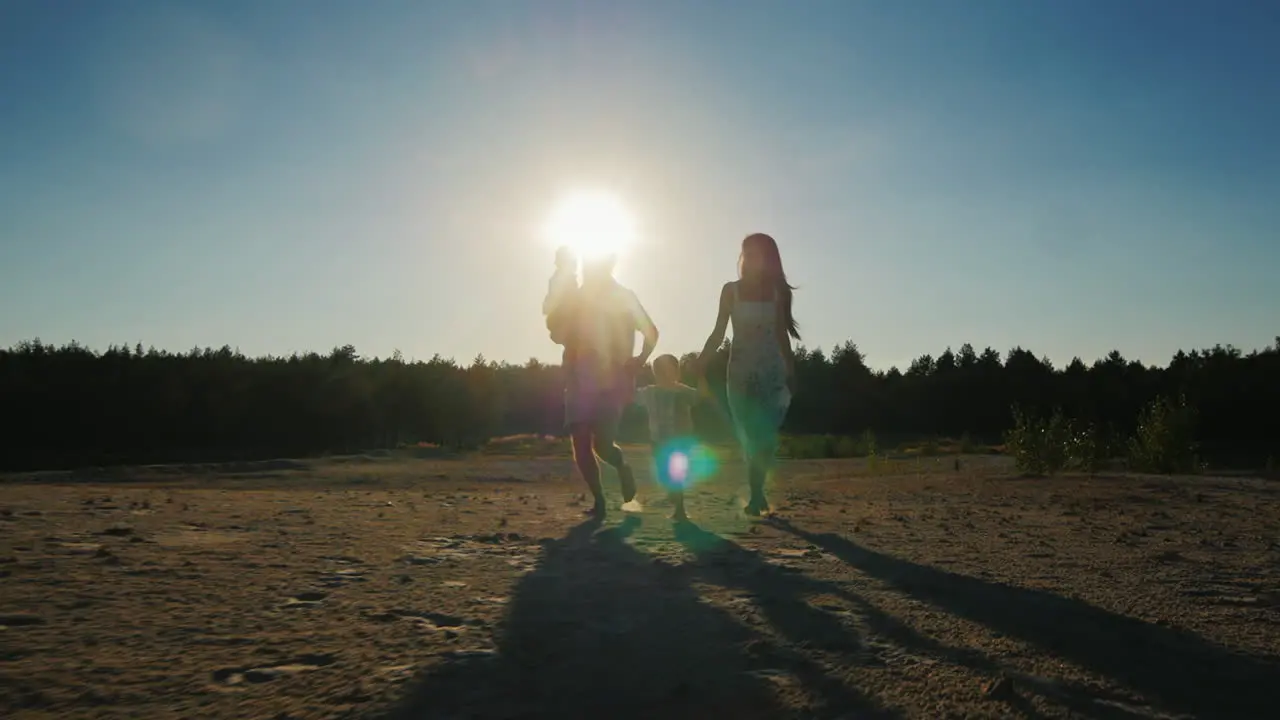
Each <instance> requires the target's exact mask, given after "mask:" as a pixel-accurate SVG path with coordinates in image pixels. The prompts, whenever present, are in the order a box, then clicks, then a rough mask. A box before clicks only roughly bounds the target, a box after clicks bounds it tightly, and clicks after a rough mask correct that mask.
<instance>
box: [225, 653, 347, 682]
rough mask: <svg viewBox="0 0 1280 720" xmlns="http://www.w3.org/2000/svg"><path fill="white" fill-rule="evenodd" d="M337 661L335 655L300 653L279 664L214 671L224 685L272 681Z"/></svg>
mask: <svg viewBox="0 0 1280 720" xmlns="http://www.w3.org/2000/svg"><path fill="white" fill-rule="evenodd" d="M335 662H337V658H336V657H335V656H333V655H326V654H308V655H300V656H298V657H296V658H293V659H292V660H289V661H287V662H283V663H280V664H279V665H266V666H261V667H250V668H246V667H233V668H220V669H218V670H214V671H213V681H214V682H216V683H219V684H223V685H239V684H241V683H246V682H248V683H264V682H271V681H272V680H277V679H279V678H282V677H288V676H290V675H298V674H300V673H305V672H311V671H313V670H319V669H320V668H322V667H326V666H328V665H332V664H333V663H335Z"/></svg>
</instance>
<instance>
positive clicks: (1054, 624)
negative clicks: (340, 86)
mask: <svg viewBox="0 0 1280 720" xmlns="http://www.w3.org/2000/svg"><path fill="white" fill-rule="evenodd" d="M775 525H776V526H777V527H779V528H781V529H783V530H786V531H788V532H791V533H793V534H795V535H796V536H798V537H801V538H803V539H805V540H807V541H808V542H810V543H812V544H814V545H816V546H818V547H820V548H822V549H823V550H825V551H827V552H829V553H831V554H832V555H834V556H836V557H838V558H840V559H841V560H842V561H843V562H845V563H846V564H847V565H849V566H850V567H852V568H855V569H857V570H859V571H861V572H863V573H866V574H867V575H869V576H871V577H874V578H877V579H879V580H881V581H883V582H885V583H887V584H889V585H890V586H892V587H894V588H896V589H897V590H899V591H901V592H903V593H905V594H907V595H909V596H911V597H914V598H916V599H918V600H921V601H924V602H927V603H930V604H932V605H933V606H935V607H937V608H939V609H940V610H943V611H945V612H949V613H952V614H954V615H957V616H959V617H963V618H966V619H968V620H971V621H973V622H977V623H981V624H983V625H985V626H987V627H989V628H991V629H993V630H996V631H998V632H1001V633H1004V634H1006V635H1008V636H1011V637H1016V638H1019V639H1021V640H1023V641H1025V642H1028V643H1031V644H1033V645H1035V646H1037V647H1039V648H1041V649H1042V650H1044V651H1045V652H1047V653H1051V654H1053V655H1057V656H1059V657H1061V658H1063V659H1065V660H1067V661H1070V662H1072V663H1075V664H1077V665H1079V666H1081V667H1083V668H1086V669H1088V670H1091V671H1093V672H1096V673H1098V674H1100V675H1103V676H1106V677H1108V678H1111V679H1112V680H1114V681H1116V682H1119V683H1120V684H1122V685H1125V686H1127V687H1128V688H1130V689H1131V690H1134V691H1136V692H1138V693H1141V694H1142V695H1143V696H1145V697H1146V698H1147V699H1148V700H1149V701H1151V702H1154V703H1156V704H1158V705H1161V706H1163V707H1164V709H1166V710H1171V711H1175V712H1179V713H1189V714H1192V715H1194V716H1196V717H1204V718H1224V719H1228V718H1230V719H1234V718H1240V719H1241V720H1244V719H1246V718H1249V719H1252V718H1261V717H1270V716H1272V715H1273V714H1274V712H1275V709H1276V708H1277V707H1280V665H1278V664H1277V663H1276V662H1274V661H1271V660H1269V659H1262V658H1255V657H1249V656H1244V655H1241V654H1238V653H1233V652H1230V651H1228V650H1227V649H1225V648H1222V647H1220V646H1217V645H1214V644H1211V643H1209V642H1208V641H1206V640H1205V639H1203V638H1201V637H1199V636H1197V635H1194V634H1192V633H1188V632H1182V631H1177V630H1173V629H1169V628H1163V627H1160V626H1158V625H1153V624H1151V623H1147V622H1144V621H1141V620H1137V619H1135V618H1131V617H1126V616H1124V615H1117V614H1115V613H1112V612H1109V611H1107V610H1103V609H1102V608H1099V607H1097V606H1094V605H1090V604H1089V603H1086V602H1083V601H1080V600H1073V599H1069V598H1064V597H1061V596H1058V595H1054V594H1052V593H1048V592H1044V591H1041V590H1029V589H1024V588H1018V587H1013V586H1009V585H1004V584H1001V583H996V582H990V581H986V580H980V579H977V578H973V577H969V576H966V575H959V574H956V573H953V572H948V571H946V570H940V569H937V568H932V567H928V566H925V565H919V564H916V563H913V562H910V561H908V560H903V559H901V558H896V557H893V556H891V555H886V554H884V553H879V552H876V551H874V550H870V549H868V548H865V547H862V546H860V545H858V544H857V543H855V542H853V541H851V540H849V539H847V538H845V537H842V536H839V535H835V534H832V533H812V532H808V531H806V530H804V529H803V528H799V527H796V526H795V525H792V524H791V523H788V522H786V521H777V522H776V523H775Z"/></svg>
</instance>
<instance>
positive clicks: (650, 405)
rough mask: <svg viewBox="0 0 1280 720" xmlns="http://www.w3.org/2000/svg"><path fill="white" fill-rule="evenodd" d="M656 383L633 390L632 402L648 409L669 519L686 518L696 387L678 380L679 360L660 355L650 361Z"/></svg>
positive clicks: (650, 439)
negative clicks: (685, 499)
mask: <svg viewBox="0 0 1280 720" xmlns="http://www.w3.org/2000/svg"><path fill="white" fill-rule="evenodd" d="M653 374H654V378H655V379H656V381H657V382H656V384H654V385H649V386H647V387H642V388H640V389H639V390H637V391H636V403H637V404H639V405H641V406H642V407H644V409H645V410H647V411H648V413H649V442H650V445H651V446H652V448H653V461H654V465H655V467H656V471H657V472H656V477H657V480H658V483H659V484H661V485H662V486H663V487H664V488H666V489H667V497H668V498H669V499H670V500H671V504H672V507H673V508H674V511H673V512H672V515H671V519H672V520H674V521H676V522H687V521H688V520H689V516H688V515H687V514H686V513H685V509H684V488H685V485H686V483H688V481H689V472H690V467H689V460H690V457H689V455H690V453H691V451H692V449H693V445H694V443H693V442H692V439H693V416H692V414H691V413H690V410H692V408H693V405H694V403H696V402H698V399H699V394H698V391H697V390H695V389H693V388H691V387H689V386H688V385H685V384H683V383H681V382H680V361H679V360H677V359H676V357H675V356H674V355H660V356H658V357H657V358H656V359H654V361H653Z"/></svg>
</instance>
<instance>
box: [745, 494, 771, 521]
mask: <svg viewBox="0 0 1280 720" xmlns="http://www.w3.org/2000/svg"><path fill="white" fill-rule="evenodd" d="M742 511H743V512H744V513H746V514H747V515H748V516H750V517H764V516H766V515H769V514H770V513H771V512H772V510H771V508H770V507H769V501H768V500H765V499H764V498H762V497H760V498H752V499H751V502H749V503H747V506H746V507H745V508H743V509H742Z"/></svg>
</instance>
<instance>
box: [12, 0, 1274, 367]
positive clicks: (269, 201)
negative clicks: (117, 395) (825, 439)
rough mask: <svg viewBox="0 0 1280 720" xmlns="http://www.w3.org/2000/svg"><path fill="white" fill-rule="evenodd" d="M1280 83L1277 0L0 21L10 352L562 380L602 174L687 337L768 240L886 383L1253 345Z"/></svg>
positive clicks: (140, 5)
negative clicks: (321, 357)
mask: <svg viewBox="0 0 1280 720" xmlns="http://www.w3.org/2000/svg"><path fill="white" fill-rule="evenodd" d="M1278 77H1280V3H1275V2H1270V1H1268V0H1257V1H1250V0H1232V1H1231V2H1212V1H1211V0H1202V1H1200V2H1180V1H1174V0H1161V1H1159V2H1157V1H1155V0H1146V1H1141V2H1140V1H1138V0H1098V1H1093V0H1060V1H1050V0H1042V1H1035V2H1030V1H1027V0H975V1H973V2H960V1H958V0H932V1H928V2H925V1H915V2H908V1H906V0H892V1H890V0H876V1H874V2H873V1H870V0H867V1H858V0H829V1H821V0H797V1H796V2H782V1H781V0H723V1H719V0H717V1H713V0H697V1H696V2H675V1H673V0H643V1H636V2H623V1H622V0H600V1H599V2H585V1H577V2H571V1H564V0H537V1H536V2H534V1H533V0H508V1H505V2H497V1H493V0H441V1H439V2H426V1H425V0H424V1H421V2H415V1H411V0H401V1H398V2H395V1H392V0H365V1H362V2H354V1H351V0H308V1H306V2H303V1H302V0H298V1H296V2H291V1H286V0H254V1H247V0H209V1H207V2H179V1H177V0H165V1H163V2H162V1H160V0H156V1H154V2H141V1H129V0H112V1H111V2H101V1H90V0H80V1H73V0H64V1H62V2H43V1H40V0H5V1H4V2H0V345H10V344H13V343H16V342H18V341H20V340H23V339H31V338H34V337H37V336H38V337H40V338H42V339H43V340H45V341H47V342H56V343H63V342H67V341H70V340H72V339H75V340H78V341H80V342H81V343H85V344H88V345H90V346H93V347H97V348H105V347H106V346H107V345H108V344H110V343H117V344H120V343H129V344H132V343H134V342H142V343H143V344H144V345H155V346H157V347H163V348H168V349H173V350H186V349H189V348H191V347H192V346H197V345H198V346H214V347H217V346H221V345H224V344H227V345H231V346H233V347H236V346H238V347H239V348H240V349H241V350H242V351H243V352H245V353H248V354H254V355H257V354H266V353H273V354H285V353H289V352H293V351H307V350H319V351H327V350H329V349H330V348H332V347H334V346H336V345H343V344H347V343H351V344H353V345H355V346H356V348H357V350H359V351H360V352H361V353H362V354H364V355H380V356H386V355H389V354H390V353H391V352H392V351H393V350H394V349H396V348H399V349H400V350H401V351H402V352H403V353H404V354H405V355H406V356H408V357H417V358H429V357H430V356H431V355H433V354H434V353H440V354H442V355H444V356H454V357H456V358H458V359H459V360H470V359H471V358H472V357H473V356H475V355H476V354H478V353H483V354H484V355H485V356H487V357H489V358H492V359H504V360H511V361H514V362H523V361H524V360H526V359H528V358H529V357H538V358H541V359H548V360H549V359H553V358H556V357H557V348H556V347H555V346H553V345H552V344H551V343H550V341H549V339H548V337H547V334H546V329H545V326H544V325H543V322H542V318H541V315H540V310H541V308H540V302H541V296H542V293H543V292H544V291H545V288H546V281H547V277H548V275H549V273H550V271H551V269H552V253H551V247H550V246H549V245H548V243H547V242H546V240H545V239H544V238H542V237H540V236H539V235H538V228H539V227H540V225H541V224H542V223H543V222H544V220H545V218H546V217H547V216H548V214H549V213H550V212H551V209H552V207H553V205H554V204H555V202H556V200H557V198H558V197H560V196H561V195H563V194H564V193H565V192H567V191H569V190H572V189H574V188H605V189H608V190H610V191H612V192H615V193H616V194H617V195H618V197H619V198H621V200H622V202H624V203H625V204H626V206H627V207H629V208H630V209H631V211H632V212H633V213H634V215H635V217H636V218H637V221H638V224H639V239H638V241H637V242H636V243H635V244H634V245H633V246H632V248H631V249H630V251H629V252H628V253H627V255H626V256H625V257H624V259H623V264H622V267H621V268H620V270H619V279H620V280H622V281H623V282H624V283H625V284H627V285H628V286H630V287H632V288H633V289H635V290H636V292H637V293H638V294H639V296H640V297H641V299H642V301H643V302H644V303H645V305H646V306H647V307H648V309H649V311H650V313H651V315H652V316H653V318H654V320H655V321H656V322H657V324H658V326H659V327H660V328H661V330H662V338H663V339H662V343H661V349H663V350H667V351H672V352H677V353H679V352H685V351H689V350H694V349H697V348H698V347H699V346H700V345H701V344H702V342H703V340H704V339H705V337H706V334H707V332H708V331H709V330H710V329H711V325H712V323H713V320H714V315H715V304H716V299H717V297H718V291H719V287H720V285H721V284H722V283H723V282H725V281H727V280H730V279H732V278H733V276H734V273H735V262H736V258H737V246H738V243H739V242H740V240H741V238H742V237H743V236H744V235H745V234H747V233H749V232H753V231H766V232H769V233H771V234H773V235H774V236H775V237H776V238H777V239H778V241H779V244H780V246H781V249H782V255H783V260H784V262H785V264H786V268H787V271H788V274H789V275H790V276H791V279H792V282H793V283H795V284H797V285H799V286H800V290H799V291H798V293H797V300H796V312H797V315H798V317H799V320H800V322H801V324H802V327H801V329H802V332H803V333H804V335H805V342H806V344H807V345H809V346H810V347H813V346H820V347H823V348H830V347H831V346H832V345H834V344H837V343H840V342H843V341H844V340H846V339H852V340H853V341H855V342H857V343H858V344H859V346H860V347H861V349H862V350H863V351H864V352H865V353H866V354H867V356H868V362H869V364H871V365H872V366H873V367H880V368H884V367H887V366H889V365H891V364H897V365H899V366H900V367H905V366H906V364H907V363H909V361H910V360H911V358H913V357H914V356H917V355H920V354H922V353H925V352H929V353H932V354H934V355H937V354H938V353H939V352H940V351H942V350H943V349H944V348H945V347H946V346H948V345H950V346H953V347H958V346H959V345H960V344H961V343H964V342H971V343H973V344H974V345H975V346H977V347H978V349H979V350H981V349H982V347H983V346H986V345H990V346H992V347H995V348H996V349H998V350H1000V351H1002V352H1003V351H1005V350H1008V349H1009V348H1010V347H1012V346H1014V345H1021V346H1023V347H1026V348H1028V349H1031V350H1033V351H1034V352H1036V353H1037V354H1045V355H1048V356H1049V357H1050V358H1052V359H1053V360H1054V361H1055V362H1056V363H1059V364H1062V363H1065V362H1066V361H1068V360H1070V358H1071V357H1072V356H1073V355H1079V356H1081V357H1082V358H1084V359H1085V360H1086V361H1092V360H1093V359H1094V358H1097V357H1099V356H1102V355H1105V354H1106V353H1107V352H1108V351H1110V350H1111V349H1113V348H1116V349H1119V350H1121V352H1122V353H1124V354H1125V356H1126V357H1130V358H1134V357H1136V358H1140V359H1142V360H1144V361H1146V362H1151V363H1157V364H1161V365H1163V364H1164V363H1165V362H1167V360H1168V358H1169V356H1170V355H1171V354H1172V353H1173V352H1174V351H1175V350H1176V349H1178V348H1180V347H1181V348H1187V349H1190V348H1192V347H1204V346H1210V345H1213V344H1214V343H1218V342H1221V343H1224V344H1225V343H1232V344H1235V345H1237V346H1240V347H1243V348H1246V349H1252V348H1254V347H1259V346H1264V345H1269V344H1271V342H1272V341H1273V339H1274V337H1275V336H1276V335H1277V334H1280V282H1278V281H1277V272H1278V269H1280V232H1278V231H1280V81H1277V78H1278Z"/></svg>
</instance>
